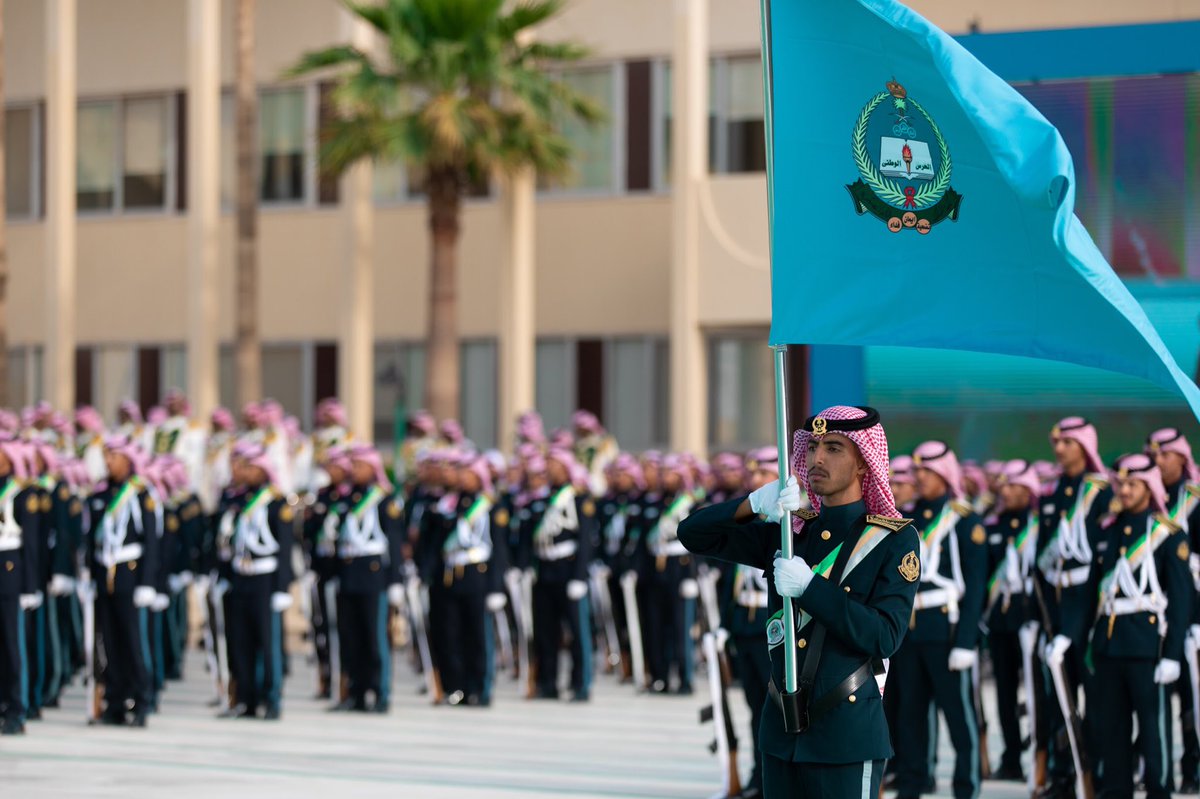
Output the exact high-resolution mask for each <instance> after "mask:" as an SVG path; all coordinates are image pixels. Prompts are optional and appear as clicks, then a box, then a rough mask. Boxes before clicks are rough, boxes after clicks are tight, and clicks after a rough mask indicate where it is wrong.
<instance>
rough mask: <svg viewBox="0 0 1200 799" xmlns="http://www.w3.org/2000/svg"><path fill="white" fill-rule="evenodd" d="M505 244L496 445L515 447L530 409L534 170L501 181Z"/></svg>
mask: <svg viewBox="0 0 1200 799" xmlns="http://www.w3.org/2000/svg"><path fill="white" fill-rule="evenodd" d="M503 186H504V189H503V190H504V194H503V197H502V199H501V203H502V209H503V214H504V229H505V231H506V233H507V241H506V242H505V245H506V246H505V249H504V253H503V259H502V264H501V271H500V297H499V301H500V409H499V413H500V420H499V421H500V430H499V433H500V447H501V449H502V450H503V451H504V452H511V451H512V450H513V447H514V445H515V443H516V419H517V415H518V414H520V413H522V412H524V411H529V410H533V409H534V406H535V404H536V402H537V400H536V397H535V379H536V366H535V361H536V352H537V339H536V336H537V332H536V324H535V319H534V283H533V281H534V274H535V262H536V258H535V254H534V247H535V242H534V207H535V206H534V171H533V169H532V168H525V169H521V170H520V171H518V172H516V173H515V174H513V175H510V176H507V177H506V178H505V179H504V181H503Z"/></svg>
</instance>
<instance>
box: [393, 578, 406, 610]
mask: <svg viewBox="0 0 1200 799" xmlns="http://www.w3.org/2000/svg"><path fill="white" fill-rule="evenodd" d="M407 599H408V597H406V596H405V594H404V586H403V585H401V584H400V583H392V584H391V585H389V586H388V604H389V605H391V606H392V607H394V608H402V607H404V604H405V602H406V601H407Z"/></svg>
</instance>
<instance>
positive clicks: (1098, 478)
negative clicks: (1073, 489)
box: [1083, 474, 1109, 488]
mask: <svg viewBox="0 0 1200 799" xmlns="http://www.w3.org/2000/svg"><path fill="white" fill-rule="evenodd" d="M1083 479H1084V481H1085V482H1088V483H1094V484H1095V485H1098V486H1100V487H1101V488H1108V486H1109V482H1108V478H1107V477H1105V476H1104V475H1102V474H1089V475H1085V476H1084V478H1083Z"/></svg>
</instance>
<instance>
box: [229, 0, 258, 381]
mask: <svg viewBox="0 0 1200 799" xmlns="http://www.w3.org/2000/svg"><path fill="white" fill-rule="evenodd" d="M254 5H255V0H237V12H236V13H237V17H236V21H235V23H234V24H235V26H236V34H235V35H236V39H237V45H236V46H237V55H236V60H235V64H234V71H235V77H234V81H235V84H236V88H235V93H236V97H235V98H234V106H235V111H234V115H235V121H234V128H235V133H234V136H235V137H236V144H235V149H236V150H237V189H236V199H235V203H236V205H237V260H236V267H235V268H236V270H237V272H236V274H237V298H236V306H235V307H236V319H237V322H236V336H237V338H236V357H237V397H238V402H239V404H241V405H245V404H246V403H248V402H255V401H258V400H260V399H262V349H261V344H260V342H259V337H258V253H257V249H258V180H257V177H258V147H257V144H258V142H257V140H256V138H255V134H256V132H257V128H258V125H257V120H256V116H257V111H258V95H257V90H256V88H255V84H254Z"/></svg>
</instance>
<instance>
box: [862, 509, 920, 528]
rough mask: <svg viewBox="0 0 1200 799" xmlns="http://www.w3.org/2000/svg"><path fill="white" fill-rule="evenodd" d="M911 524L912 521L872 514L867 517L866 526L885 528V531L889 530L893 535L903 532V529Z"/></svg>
mask: <svg viewBox="0 0 1200 799" xmlns="http://www.w3.org/2000/svg"><path fill="white" fill-rule="evenodd" d="M912 523H913V520H912V519H903V518H899V517H894V516H877V515H875V514H874V513H872V514H870V515H869V516H867V524H874V525H878V526H879V527H886V528H887V529H889V530H891V531H892V532H893V533H898V532H900V531H901V530H903V529H904V528H905V527H908V526H909V525H910V524H912Z"/></svg>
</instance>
